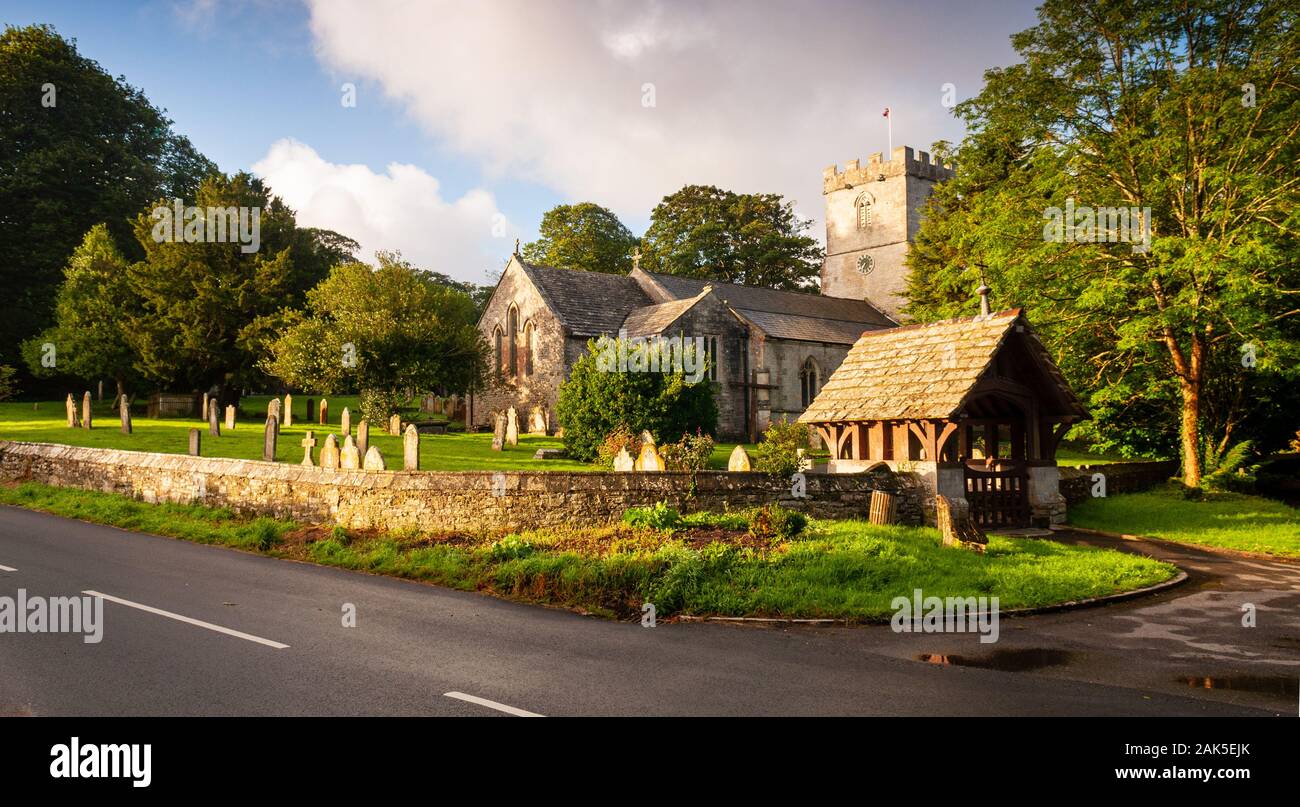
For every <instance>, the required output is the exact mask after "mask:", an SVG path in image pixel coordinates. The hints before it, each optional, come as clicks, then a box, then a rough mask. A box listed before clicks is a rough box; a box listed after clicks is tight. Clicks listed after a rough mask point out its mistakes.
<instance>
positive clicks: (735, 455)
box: [727, 445, 749, 471]
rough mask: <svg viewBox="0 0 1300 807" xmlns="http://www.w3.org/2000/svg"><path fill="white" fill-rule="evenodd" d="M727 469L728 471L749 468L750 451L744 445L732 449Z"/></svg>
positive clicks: (746, 469)
mask: <svg viewBox="0 0 1300 807" xmlns="http://www.w3.org/2000/svg"><path fill="white" fill-rule="evenodd" d="M727 470H728V471H748V470H749V454H748V452H746V451H745V447H744V446H742V445H737V446H736V447H735V448H733V449H731V457H730V458H729V459H728V460H727Z"/></svg>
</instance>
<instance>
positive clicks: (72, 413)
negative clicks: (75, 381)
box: [66, 392, 81, 429]
mask: <svg viewBox="0 0 1300 807" xmlns="http://www.w3.org/2000/svg"><path fill="white" fill-rule="evenodd" d="M66 406H67V410H68V428H69V429H75V428H77V427H78V426H80V425H81V420H80V418H78V417H77V402H76V401H75V400H73V398H72V393H71V392H69V393H68V401H67V404H66Z"/></svg>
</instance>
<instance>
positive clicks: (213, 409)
mask: <svg viewBox="0 0 1300 807" xmlns="http://www.w3.org/2000/svg"><path fill="white" fill-rule="evenodd" d="M208 434H210V435H212V436H213V437H220V436H221V421H219V420H217V402H216V401H213V402H212V405H211V406H209V407H208Z"/></svg>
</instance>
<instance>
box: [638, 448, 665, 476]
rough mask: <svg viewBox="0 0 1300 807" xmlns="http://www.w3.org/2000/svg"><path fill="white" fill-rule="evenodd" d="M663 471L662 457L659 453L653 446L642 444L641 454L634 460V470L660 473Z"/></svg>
mask: <svg viewBox="0 0 1300 807" xmlns="http://www.w3.org/2000/svg"><path fill="white" fill-rule="evenodd" d="M663 469H664V460H663V457H660V456H659V451H658V450H656V449H655V444H654V443H653V442H650V443H642V444H641V453H640V454H639V455H637V458H636V470H638V471H662V470H663Z"/></svg>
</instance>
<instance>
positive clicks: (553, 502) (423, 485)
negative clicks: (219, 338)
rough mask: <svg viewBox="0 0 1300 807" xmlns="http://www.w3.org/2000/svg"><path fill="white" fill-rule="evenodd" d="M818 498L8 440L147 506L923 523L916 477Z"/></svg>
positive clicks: (437, 524)
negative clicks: (658, 512) (794, 516)
mask: <svg viewBox="0 0 1300 807" xmlns="http://www.w3.org/2000/svg"><path fill="white" fill-rule="evenodd" d="M805 479H806V481H807V494H808V495H807V498H798V499H796V498H794V496H793V495H792V492H791V486H790V484H789V483H788V482H787V481H784V480H777V479H774V478H772V477H770V476H768V475H767V474H762V473H756V472H747V473H729V472H725V471H703V472H700V473H698V474H690V473H675V472H669V473H612V472H587V473H583V472H570V471H536V472H531V471H523V472H519V471H516V472H493V471H449V472H441V471H334V470H326V469H324V468H318V467H304V466H301V465H291V464H288V463H272V462H259V461H254V460H237V459H227V458H222V457H191V456H189V455H184V454H156V453H147V452H140V451H122V450H117V449H105V448H81V447H77V446H64V445H55V444H48V443H23V442H10V441H0V480H3V481H6V482H12V481H29V480H30V481H34V482H43V483H45V484H48V485H57V486H61V487H70V488H80V489H83V490H98V491H103V492H106V493H117V494H122V495H126V496H131V497H133V498H136V499H140V500H143V501H146V502H151V503H153V502H178V503H186V504H190V503H193V504H204V505H209V506H214V507H227V508H229V509H231V510H233V511H235V512H236V513H239V514H241V515H268V516H276V517H280V518H292V519H296V520H300V521H304V522H309V523H336V524H340V525H342V526H344V527H349V528H353V529H379V530H392V529H411V528H416V529H422V530H458V531H459V530H466V531H468V530H493V529H507V530H518V529H526V528H540V527H559V526H589V525H597V524H604V523H609V522H612V521H617V520H618V519H619V518H620V517H621V516H622V513H623V511H624V510H625V509H626V508H628V507H633V506H642V505H650V504H654V503H655V502H659V501H666V502H668V503H669V504H670V505H673V506H675V507H677V508H678V509H680V510H682V511H683V512H693V511H700V510H706V511H713V512H725V511H727V510H739V509H743V508H746V507H751V506H754V505H761V504H766V503H769V502H777V503H779V504H781V505H782V506H785V507H790V508H792V509H796V510H800V511H802V512H805V513H807V514H809V515H812V516H816V517H822V518H862V519H865V518H866V517H867V513H868V510H869V508H870V500H871V492H872V491H873V490H883V491H886V492H889V493H894V494H896V495H897V496H898V515H899V520H900V521H902V522H903V523H907V524H920V523H921V520H922V512H923V511H922V501H921V497H922V496H923V495H924V494H923V488H922V486H921V484H920V480H919V479H916V478H914V475H912V474H895V473H893V472H889V471H883V470H879V471H874V472H871V473H867V474H858V475H848V474H815V473H809V474H807V475H806V477H805Z"/></svg>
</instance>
